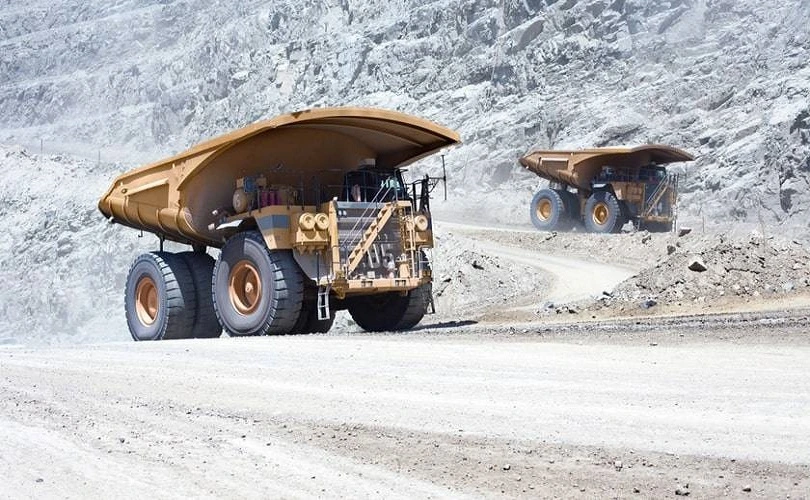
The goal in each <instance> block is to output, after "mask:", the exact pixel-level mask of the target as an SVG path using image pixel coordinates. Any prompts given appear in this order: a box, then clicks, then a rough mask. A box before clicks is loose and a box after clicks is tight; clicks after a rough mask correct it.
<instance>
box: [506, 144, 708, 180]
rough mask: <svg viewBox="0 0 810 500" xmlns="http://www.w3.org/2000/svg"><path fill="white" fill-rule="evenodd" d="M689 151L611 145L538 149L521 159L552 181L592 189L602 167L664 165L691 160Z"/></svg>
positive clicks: (658, 147) (669, 147)
mask: <svg viewBox="0 0 810 500" xmlns="http://www.w3.org/2000/svg"><path fill="white" fill-rule="evenodd" d="M691 160H694V157H693V156H692V155H690V154H689V153H687V152H686V151H683V150H680V149H678V148H674V147H671V146H664V145H660V144H648V145H644V146H635V147H610V148H593V149H581V150H576V151H575V150H539V151H533V152H531V153H529V154H527V155H526V156H523V157H522V158H520V159H519V160H518V161H519V162H520V164H521V165H523V166H524V167H525V168H526V169H528V170H530V171H531V172H534V173H535V174H537V175H539V176H540V177H543V178H544V179H548V180H551V181H556V182H561V183H563V184H566V185H569V186H573V187H575V188H578V189H590V183H591V181H592V180H593V179H594V178H595V177H596V176H597V175H599V173H600V171H601V170H602V167H604V166H607V165H610V166H617V167H641V166H644V165H649V164H651V163H655V164H658V165H664V164H668V163H675V162H681V161H691Z"/></svg>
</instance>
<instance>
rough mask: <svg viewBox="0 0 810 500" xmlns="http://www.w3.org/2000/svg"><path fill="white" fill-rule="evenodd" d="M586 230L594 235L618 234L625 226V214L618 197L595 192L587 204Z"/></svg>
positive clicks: (609, 193) (603, 192) (607, 192)
mask: <svg viewBox="0 0 810 500" xmlns="http://www.w3.org/2000/svg"><path fill="white" fill-rule="evenodd" d="M584 219H585V220H584V222H585V228H586V229H587V230H588V231H590V232H592V233H603V234H606V233H618V232H619V231H621V229H622V226H623V225H624V221H625V219H624V214H623V212H622V207H621V205H620V204H619V200H618V199H617V198H616V195H614V194H613V193H611V192H610V191H594V193H593V194H591V196H590V197H588V201H587V202H586V203H585V216H584Z"/></svg>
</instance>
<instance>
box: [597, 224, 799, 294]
mask: <svg viewBox="0 0 810 500" xmlns="http://www.w3.org/2000/svg"><path fill="white" fill-rule="evenodd" d="M668 251H669V252H670V255H668V256H667V257H665V258H663V259H660V260H659V261H658V262H656V263H655V264H654V265H652V266H651V267H649V268H647V269H644V270H643V271H641V272H640V273H639V274H638V275H636V276H634V277H633V278H630V279H629V280H627V281H625V282H624V283H622V284H620V285H619V286H618V287H617V288H616V289H615V290H614V291H612V292H607V293H605V294H604V296H603V297H601V298H600V299H598V300H597V304H598V305H599V306H601V307H612V306H617V305H620V306H624V305H627V304H628V303H631V304H638V306H639V307H641V308H644V309H649V308H651V307H654V306H655V305H657V304H667V305H678V306H682V305H688V304H705V303H711V302H715V301H718V300H720V299H729V300H734V299H740V300H743V301H750V300H752V299H757V298H760V297H775V296H780V295H785V294H791V293H794V292H801V291H807V289H808V287H810V251H808V249H807V247H806V246H805V245H803V244H802V243H800V242H798V241H790V240H784V239H780V238H777V237H772V238H762V237H759V236H749V237H747V238H743V237H730V236H727V235H723V234H720V235H705V236H694V237H691V236H685V237H683V238H678V239H677V240H676V241H675V242H674V244H668Z"/></svg>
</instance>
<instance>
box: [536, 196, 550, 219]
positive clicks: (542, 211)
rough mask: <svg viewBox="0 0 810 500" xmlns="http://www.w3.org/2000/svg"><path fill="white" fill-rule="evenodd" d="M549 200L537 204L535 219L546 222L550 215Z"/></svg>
mask: <svg viewBox="0 0 810 500" xmlns="http://www.w3.org/2000/svg"><path fill="white" fill-rule="evenodd" d="M552 211H553V210H552V207H551V200H545V199H544V200H540V203H538V204H537V217H538V218H540V219H541V220H548V219H549V218H551V213H552Z"/></svg>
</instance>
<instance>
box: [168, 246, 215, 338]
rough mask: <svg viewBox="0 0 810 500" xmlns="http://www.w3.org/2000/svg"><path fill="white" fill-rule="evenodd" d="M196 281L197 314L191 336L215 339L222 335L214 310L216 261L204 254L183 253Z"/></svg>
mask: <svg viewBox="0 0 810 500" xmlns="http://www.w3.org/2000/svg"><path fill="white" fill-rule="evenodd" d="M178 255H180V256H181V257H182V258H183V260H185V261H186V265H187V266H188V268H189V271H191V277H192V278H193V280H194V288H195V290H196V293H197V312H196V314H195V316H194V328H193V330H192V333H191V336H192V337H194V338H196V339H213V338H216V337H219V336H220V335H222V325H220V324H219V320H218V319H217V312H216V311H215V310H214V295H213V287H212V285H211V283H212V281H213V277H214V259H213V258H212V257H211V256H210V255H208V254H207V253H204V252H182V253H180V254H178Z"/></svg>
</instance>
